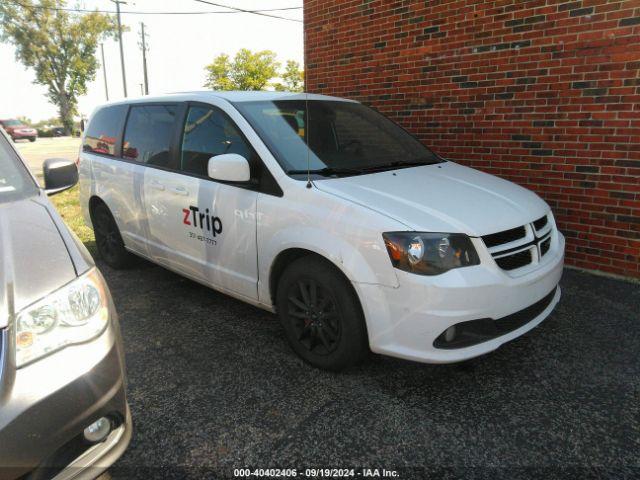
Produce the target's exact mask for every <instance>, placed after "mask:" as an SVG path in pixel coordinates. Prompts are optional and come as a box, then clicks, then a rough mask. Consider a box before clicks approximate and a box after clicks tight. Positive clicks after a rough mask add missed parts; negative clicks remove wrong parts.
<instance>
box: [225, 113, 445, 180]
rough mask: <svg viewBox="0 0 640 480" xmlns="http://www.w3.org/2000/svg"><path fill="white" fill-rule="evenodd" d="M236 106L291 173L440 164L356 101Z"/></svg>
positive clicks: (358, 171) (344, 172) (340, 172)
mask: <svg viewBox="0 0 640 480" xmlns="http://www.w3.org/2000/svg"><path fill="white" fill-rule="evenodd" d="M307 105H308V109H309V110H308V111H307ZM235 106H236V108H237V109H238V110H239V111H240V113H242V114H243V116H244V117H245V118H246V119H247V121H248V122H249V123H250V124H251V126H252V127H253V128H254V129H255V130H256V132H257V133H258V135H260V137H261V138H262V140H263V141H264V142H265V144H266V145H267V147H268V148H269V150H270V151H271V152H272V153H273V155H274V156H275V157H276V159H277V160H278V162H279V163H280V165H281V166H282V168H283V169H284V170H285V171H286V172H287V173H288V174H290V175H302V174H304V173H306V171H307V166H308V167H309V170H310V171H311V173H313V174H317V175H321V176H342V175H344V176H348V175H360V174H364V173H372V172H378V171H383V170H390V169H395V168H402V167H410V166H417V165H429V164H433V163H439V162H440V161H441V160H440V159H439V157H438V156H437V155H435V154H434V153H433V152H431V151H430V150H429V149H428V148H427V147H425V146H424V145H422V143H420V142H419V141H418V140H416V139H415V138H414V137H412V136H411V135H410V134H409V133H407V132H406V131H405V130H403V129H402V128H401V127H399V126H398V125H396V124H395V123H393V122H392V121H391V120H389V119H387V118H386V117H384V116H383V115H381V114H379V113H378V112H376V111H375V110H372V109H371V108H368V107H365V106H364V105H362V104H359V103H354V102H341V101H327V100H309V101H308V102H306V101H305V100H276V101H258V102H238V103H236V104H235ZM307 145H309V146H310V148H307ZM307 162H308V165H307Z"/></svg>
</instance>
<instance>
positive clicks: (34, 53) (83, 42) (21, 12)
mask: <svg viewBox="0 0 640 480" xmlns="http://www.w3.org/2000/svg"><path fill="white" fill-rule="evenodd" d="M64 6H65V0H40V1H39V2H38V3H34V2H33V0H21V2H20V5H18V4H17V3H13V2H4V1H2V2H0V40H2V41H4V42H8V43H12V44H13V45H14V46H15V48H16V58H17V60H19V61H20V62H22V63H23V64H24V65H25V66H26V67H29V68H33V70H34V71H35V74H36V80H35V83H37V84H40V85H44V86H45V87H46V88H47V91H48V93H47V96H48V98H49V100H50V101H51V102H52V103H53V104H55V105H56V106H57V107H58V112H59V113H60V120H61V122H62V125H63V126H64V128H65V130H66V132H67V134H70V133H71V131H72V129H73V117H74V115H76V114H77V106H78V96H79V95H84V94H85V93H86V91H87V83H88V82H90V81H92V80H93V79H94V78H95V74H96V70H97V69H98V66H99V64H98V61H97V59H96V57H95V52H96V47H97V45H98V42H99V40H100V39H101V38H103V37H105V36H108V35H114V33H115V31H116V24H115V19H114V18H113V17H112V16H110V15H104V14H101V13H97V12H92V13H88V14H84V15H73V14H70V13H69V12H66V11H62V10H59V9H60V8H63V7H64ZM56 9H58V10H56Z"/></svg>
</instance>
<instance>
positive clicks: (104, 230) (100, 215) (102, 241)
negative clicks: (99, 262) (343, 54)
mask: <svg viewBox="0 0 640 480" xmlns="http://www.w3.org/2000/svg"><path fill="white" fill-rule="evenodd" d="M91 221H92V223H93V230H94V233H95V236H96V245H97V247H98V253H100V256H101V257H102V259H103V260H104V261H105V262H106V263H107V265H109V266H110V267H113V268H116V269H122V268H127V267H130V266H131V265H132V264H133V261H134V257H133V255H132V254H131V253H129V252H128V251H127V249H126V248H124V241H123V240H122V236H121V235H120V230H119V229H118V225H117V224H116V221H115V219H114V218H113V215H111V212H110V211H109V209H108V208H107V206H106V205H105V204H103V203H100V204H98V205H96V207H95V208H94V209H93V212H92V215H91Z"/></svg>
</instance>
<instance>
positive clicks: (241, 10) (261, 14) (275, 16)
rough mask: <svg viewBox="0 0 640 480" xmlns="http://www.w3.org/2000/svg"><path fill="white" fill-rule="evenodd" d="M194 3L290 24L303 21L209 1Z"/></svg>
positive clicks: (199, 0) (198, 0) (202, 0)
mask: <svg viewBox="0 0 640 480" xmlns="http://www.w3.org/2000/svg"><path fill="white" fill-rule="evenodd" d="M194 1H196V2H199V3H206V4H207V5H213V6H214V7H222V8H228V9H230V10H235V11H236V12H239V13H252V14H254V15H260V16H263V17H271V18H277V19H280V20H288V21H290V22H298V23H302V20H297V19H295V18H287V17H281V16H279V15H272V14H270V13H264V12H261V11H259V10H245V9H243V8H238V7H230V6H229V5H223V4H221V3H215V2H209V1H207V0H194Z"/></svg>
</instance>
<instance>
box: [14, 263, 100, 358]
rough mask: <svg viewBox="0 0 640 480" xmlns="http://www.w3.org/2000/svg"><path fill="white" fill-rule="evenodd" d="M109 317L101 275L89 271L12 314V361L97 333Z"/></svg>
mask: <svg viewBox="0 0 640 480" xmlns="http://www.w3.org/2000/svg"><path fill="white" fill-rule="evenodd" d="M108 321H109V307H108V304H107V295H106V291H105V287H104V283H103V280H102V277H101V276H100V274H99V273H98V271H97V270H96V269H95V268H94V269H92V270H91V271H90V272H89V273H87V274H85V275H83V276H81V277H79V278H77V279H76V280H74V281H73V282H71V283H69V284H67V285H66V286H64V287H62V288H61V289H60V290H57V291H55V292H53V293H52V294H50V295H48V296H47V297H45V298H43V299H42V300H40V301H39V302H36V303H34V304H33V305H31V306H29V307H27V308H25V309H24V310H22V311H21V312H20V313H18V315H17V318H16V365H17V367H22V366H23V365H26V364H27V363H30V362H32V361H34V360H37V359H38V358H41V357H43V356H45V355H48V354H50V353H52V352H55V351H57V350H60V349H62V348H64V347H66V346H68V345H73V344H77V343H83V342H86V341H88V340H91V339H93V338H95V337H97V336H98V335H100V334H101V333H102V332H103V331H104V329H105V327H106V326H107V322H108Z"/></svg>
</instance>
